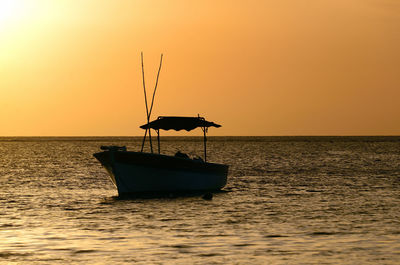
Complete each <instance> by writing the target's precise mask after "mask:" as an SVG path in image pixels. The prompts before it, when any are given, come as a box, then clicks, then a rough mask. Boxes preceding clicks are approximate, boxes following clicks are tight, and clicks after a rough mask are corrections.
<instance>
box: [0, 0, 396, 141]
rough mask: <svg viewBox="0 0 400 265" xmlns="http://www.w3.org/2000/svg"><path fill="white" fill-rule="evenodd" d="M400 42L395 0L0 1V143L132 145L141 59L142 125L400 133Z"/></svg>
mask: <svg viewBox="0 0 400 265" xmlns="http://www.w3.org/2000/svg"><path fill="white" fill-rule="evenodd" d="M399 33H400V1H398V0H324V1H321V0H290V1H289V0H263V1H260V0H246V1H244V0H243V1H234V0H229V1H225V0H217V1H215V0H214V1H210V0H202V1H183V0H179V1H178V0H169V1H167V0H158V1H156V0H146V1H144V0H143V1H135V0H130V1H128V0H114V1H107V0H79V1H78V0H59V1H52V0H31V1H30V0H0V136H136V135H138V136H139V135H142V134H143V133H144V132H143V130H142V129H140V128H139V126H140V125H142V124H144V123H145V122H146V110H145V103H144V96H143V87H142V76H141V74H142V73H141V63H140V53H141V52H142V51H143V53H144V66H145V67H144V70H145V79H146V86H147V93H148V98H150V95H151V93H152V92H153V88H154V85H155V79H156V74H157V69H158V66H159V60H160V54H161V53H163V55H164V57H163V65H162V70H161V73H160V79H159V84H158V89H157V94H156V97H155V102H154V109H153V113H152V118H157V116H160V115H164V116H167V115H182V116H197V115H198V114H200V115H201V116H204V117H205V118H206V119H208V120H210V121H214V122H217V123H219V124H221V125H222V127H221V128H219V129H214V128H211V129H210V131H209V135H223V136H230V135H232V136H241V135H257V136H269V135H400V48H399V47H400V34H399ZM196 133H197V134H201V130H198V132H196ZM196 133H194V134H189V135H196ZM162 134H163V135H175V133H174V132H163V133H162Z"/></svg>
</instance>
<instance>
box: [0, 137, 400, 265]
mask: <svg viewBox="0 0 400 265" xmlns="http://www.w3.org/2000/svg"><path fill="white" fill-rule="evenodd" d="M185 139H186V138H185ZM285 139H286V138H283V139H282V138H279V139H276V138H240V139H235V138H233V139H232V138H212V137H211V138H210V142H209V150H210V159H211V160H212V161H216V162H226V163H228V164H230V165H231V171H230V178H229V181H228V185H227V187H226V189H225V192H222V193H218V194H214V197H213V200H211V201H206V200H203V199H202V198H201V196H194V197H182V198H161V199H126V200H123V199H119V198H117V197H115V196H116V195H117V192H116V190H115V187H114V186H113V185H112V183H111V181H110V180H109V179H108V176H107V174H106V173H105V171H104V170H103V169H102V168H101V167H100V165H99V164H98V163H97V162H96V160H95V159H94V158H93V157H92V156H91V154H92V153H94V152H96V151H97V150H98V147H99V146H100V145H102V144H110V143H111V144H118V145H124V144H125V145H128V147H129V148H133V149H134V148H136V147H138V146H140V140H141V139H134V140H133V141H132V140H131V139H126V138H122V139H115V138H112V139H106V140H104V139H101V140H91V141H87V140H86V141H84V140H79V141H78V140H71V139H70V140H62V141H61V140H59V141H57V140H53V141H48V140H40V141H38V140H32V141H18V140H17V141H0V152H1V154H3V155H2V156H1V157H0V165H1V167H0V263H2V262H5V263H52V264H54V263H60V264H64V263H85V264H86V263H91V264H92V263H99V264H109V263H134V262H138V263H146V264H148V263H150V264H154V263H178V264H204V263H217V264H226V263H239V264H243V263H245V264H246V263H247V264H248V263H251V264H268V263H272V264H287V263H306V264H310V263H325V264H355V263H356V264H359V263H363V264H376V263H380V262H382V261H384V263H385V264H396V263H398V262H399V258H400V256H399V248H400V243H399V242H400V229H399V221H398V220H400V214H399V213H400V208H399V207H400V206H399V205H400V198H399V196H398V194H399V189H400V182H399V179H400V175H399V174H400V170H399V162H400V153H399V152H398V150H400V149H399V147H400V146H399V145H400V141H399V140H398V139H397V138H395V139H389V140H388V141H377V140H376V139H375V140H374V139H372V140H369V141H366V140H365V139H364V141H361V140H357V139H348V140H349V141H347V142H346V141H343V139H342V140H341V141H338V140H337V139H333V140H329V141H325V140H324V141H321V140H318V139H319V138H318V139H314V138H306V139H302V140H293V139H292V138H288V139H286V140H285ZM346 139H347V138H346ZM368 139H369V138H367V140H368ZM199 141H201V139H199ZM176 146H179V148H182V150H185V149H183V148H186V150H187V149H189V151H193V152H195V151H199V153H201V152H202V146H201V144H199V142H198V141H197V140H193V141H187V139H186V140H185V141H179V139H177V140H175V141H167V142H166V143H165V146H164V150H166V152H171V153H172V152H174V151H175V148H176ZM196 148H198V149H199V150H197V149H196ZM4 154H6V155H4Z"/></svg>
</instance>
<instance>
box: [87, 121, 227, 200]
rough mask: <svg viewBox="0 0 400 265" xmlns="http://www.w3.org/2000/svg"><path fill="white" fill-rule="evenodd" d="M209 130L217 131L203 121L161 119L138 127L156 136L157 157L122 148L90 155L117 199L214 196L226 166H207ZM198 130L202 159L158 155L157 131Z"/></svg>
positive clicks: (225, 178)
mask: <svg viewBox="0 0 400 265" xmlns="http://www.w3.org/2000/svg"><path fill="white" fill-rule="evenodd" d="M209 127H217V128H218V127H221V125H219V124H216V123H214V122H209V121H206V120H205V119H204V118H203V117H179V116H161V117H158V118H157V119H156V120H154V121H152V122H149V123H147V124H145V125H142V126H140V128H142V129H146V130H150V129H153V130H155V131H156V132H157V142H158V153H154V152H152V153H147V152H143V149H142V151H140V152H134V151H127V150H126V147H125V146H102V147H101V149H102V150H103V151H102V152H98V153H95V154H94V157H95V158H97V160H99V161H100V163H101V164H102V165H103V167H104V168H105V169H106V170H107V172H108V174H109V175H110V177H111V180H112V182H113V183H114V185H115V186H116V187H117V190H118V194H119V196H132V195H133V196H135V195H139V196H140V195H146V194H150V195H152V196H153V195H155V196H158V195H165V194H175V193H176V194H180V193H199V192H214V191H219V190H221V189H222V188H223V187H224V186H225V185H226V182H227V175H228V165H224V164H217V163H210V162H207V148H206V142H207V137H206V133H207V131H208V128H209ZM195 128H201V129H202V130H203V132H204V137H203V139H204V158H203V159H202V158H200V157H194V158H190V157H189V156H188V155H186V154H185V153H181V152H179V151H178V152H177V153H176V154H175V155H174V156H171V155H164V154H161V152H160V137H159V136H160V133H159V131H160V130H171V129H173V130H176V131H180V130H186V131H191V130H193V129H195Z"/></svg>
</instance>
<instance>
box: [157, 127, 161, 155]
mask: <svg viewBox="0 0 400 265" xmlns="http://www.w3.org/2000/svg"><path fill="white" fill-rule="evenodd" d="M157 142H158V153H159V154H160V130H157Z"/></svg>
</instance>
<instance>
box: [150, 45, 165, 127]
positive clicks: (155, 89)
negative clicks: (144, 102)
mask: <svg viewBox="0 0 400 265" xmlns="http://www.w3.org/2000/svg"><path fill="white" fill-rule="evenodd" d="M162 58H163V54H162V53H161V58H160V66H159V67H158V72H157V79H156V85H155V87H154V91H153V98H152V99H151V105H150V112H149V119H150V115H151V111H152V110H153V104H154V96H155V95H156V91H157V85H158V78H159V77H160V71H161V65H162Z"/></svg>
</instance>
